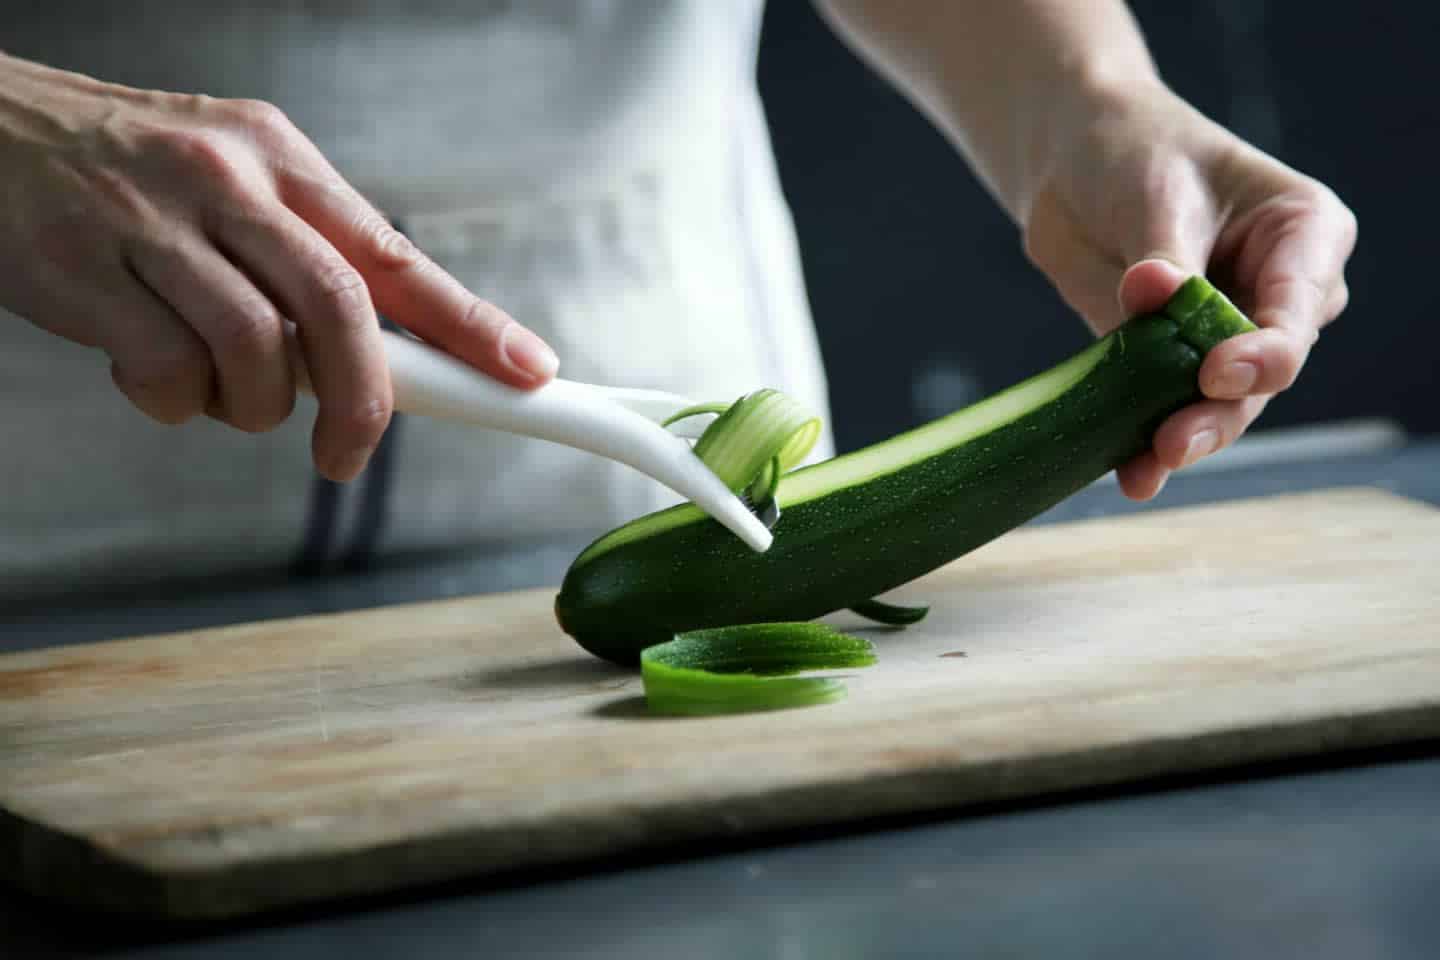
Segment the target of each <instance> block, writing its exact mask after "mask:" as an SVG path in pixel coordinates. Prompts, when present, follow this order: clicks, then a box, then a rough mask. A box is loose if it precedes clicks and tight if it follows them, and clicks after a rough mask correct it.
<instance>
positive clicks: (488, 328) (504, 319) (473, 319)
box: [461, 297, 514, 348]
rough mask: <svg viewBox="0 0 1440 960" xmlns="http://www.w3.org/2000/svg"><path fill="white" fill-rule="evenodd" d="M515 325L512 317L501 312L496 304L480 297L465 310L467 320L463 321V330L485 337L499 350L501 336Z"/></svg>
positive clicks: (472, 301)
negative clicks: (511, 325) (509, 327)
mask: <svg viewBox="0 0 1440 960" xmlns="http://www.w3.org/2000/svg"><path fill="white" fill-rule="evenodd" d="M512 323H514V321H513V320H511V319H510V315H509V314H507V313H506V312H505V311H504V310H501V309H500V308H499V307H497V306H496V305H495V304H493V303H491V302H490V301H488V300H484V299H482V298H480V297H475V298H474V299H472V300H471V301H470V304H469V306H467V307H466V308H465V318H464V320H462V321H461V325H462V328H463V329H464V330H465V331H467V332H468V333H469V334H471V335H472V336H478V337H483V338H484V339H486V340H487V341H489V342H490V343H491V344H492V345H493V346H496V347H497V348H498V346H499V343H500V335H501V334H502V333H503V332H504V331H505V328H506V327H508V326H509V325H510V324H512Z"/></svg>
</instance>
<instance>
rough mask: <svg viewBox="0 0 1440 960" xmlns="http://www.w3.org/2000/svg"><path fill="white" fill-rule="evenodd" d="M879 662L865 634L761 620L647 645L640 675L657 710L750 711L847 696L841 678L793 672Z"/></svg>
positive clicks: (690, 713)
mask: <svg viewBox="0 0 1440 960" xmlns="http://www.w3.org/2000/svg"><path fill="white" fill-rule="evenodd" d="M874 662H875V649H874V647H873V646H872V645H871V644H870V642H869V641H868V640H864V639H861V638H860V637H853V636H850V635H849V634H845V633H840V632H839V631H837V630H835V629H833V628H831V627H828V626H826V625H824V624H820V623H756V624H748V625H744V626H737V627H721V628H718V629H713V630H696V631H693V632H691V633H686V634H681V635H680V636H678V637H676V638H675V639H673V640H670V641H668V642H666V643H661V644H656V645H655V646H652V647H648V648H646V649H645V650H644V651H643V652H642V653H641V654H640V675H641V678H642V681H643V683H644V685H645V699H646V702H647V703H648V705H649V707H650V710H651V712H653V713H667V714H687V715H699V714H713V713H748V712H752V711H757V710H784V709H789V708H791V707H806V706H813V705H815V704H821V703H833V702H835V701H836V700H842V699H844V697H845V684H844V683H843V682H842V681H841V680H839V679H837V678H833V677H796V676H792V674H796V673H800V672H802V671H805V670H828V669H836V668H843V667H868V666H870V665H871V664H873V663H874Z"/></svg>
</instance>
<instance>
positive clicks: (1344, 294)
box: [1326, 280, 1350, 320]
mask: <svg viewBox="0 0 1440 960" xmlns="http://www.w3.org/2000/svg"><path fill="white" fill-rule="evenodd" d="M1348 306H1350V286H1349V284H1347V283H1345V282H1344V281H1343V280H1342V281H1341V282H1340V285H1339V286H1338V287H1336V288H1335V293H1334V294H1332V296H1331V300H1330V309H1328V310H1327V311H1326V313H1327V314H1328V316H1327V317H1326V320H1334V319H1335V318H1336V317H1338V316H1340V314H1342V313H1344V312H1345V308H1346V307H1348Z"/></svg>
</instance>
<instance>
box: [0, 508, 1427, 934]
mask: <svg viewBox="0 0 1440 960" xmlns="http://www.w3.org/2000/svg"><path fill="white" fill-rule="evenodd" d="M553 594H554V591H553V590H537V591H527V592H522V593H513V594H502V595H491V596H477V597H471V598H466V599H460V600H452V601H446V602H439V603H426V604H415V605H408V606H396V607H390V608H384V609H378V610H368V611H362V612H355V613H348V614H340V615H331V616H318V617H307V618H303V619H295V620H285V621H271V622H265V623H256V624H251V625H245V626H236V627H229V628H223V629H216V630H206V631H199V632H192V633H178V634H170V635H165V636H153V637H144V638H138V639H126V640H116V641H111V642H108V643H103V644H94V645H87V646H77V647H67V648H60V649H53V650H46V651H40V652H32V653H25V654H18V655H12V656H8V657H3V658H0V810H3V813H0V869H3V870H4V871H5V872H6V874H7V875H9V876H10V877H11V878H12V880H15V881H18V882H19V883H20V884H21V885H23V886H24V887H26V888H28V889H30V890H32V891H35V892H38V893H41V894H44V895H47V896H56V897H61V898H65V899H68V900H72V901H77V902H81V903H86V904H94V905H101V906H106V907H112V908H118V909H125V910H139V911H147V912H160V913H169V914H175V915H187V916H189V915H220V914H237V913H246V912H251V911H256V910H262V909H266V908H271V907H276V906H282V905H287V904H294V903H298V902H304V901H310V900H315V899H323V898H330V897H334V896H339V895H346V894H356V893H361V892H369V891H380V890H387V889H392V888H396V887H402V886H408V885H412V884H416V883H420V882H426V881H432V880H439V879H444V878H452V877H457V876H466V875H478V874H487V873H496V872H505V871H510V870H514V869H517V868H523V867H529V866H536V865H540V864H547V863H556V862H567V861H579V860H587V859H590V858H603V857H604V856H606V855H613V854H617V853H620V852H624V851H633V850H640V849H648V850H653V849H656V848H660V849H663V848H665V847H666V846H667V845H673V844H680V843H684V844H697V843H699V844H701V845H704V844H712V845H713V844H722V843H724V842H725V841H726V839H727V838H738V837H745V836H749V835H752V834H755V833H760V832H766V831H772V830H776V829H783V828H788V827H796V826H804V825H813V824H821V823H830V824H833V823H838V822H850V821H855V820H858V819H862V818H865V817H870V816H875V815H880V814H893V813H901V812H912V811H922V810H934V809H961V808H963V807H965V806H967V805H972V804H976V803H982V802H992V801H997V800H1004V799H1011V798H1019V797H1025V796H1031V795H1035V794H1042V793H1049V792H1052V791H1057V790H1065V789H1070V788H1077V787H1083V786H1090V785H1097V784H1105V783H1115V782H1123V781H1130V780H1134V779H1137V778H1143V777H1149V776H1153V775H1157V774H1164V773H1175V772H1183V771H1194V770H1204V769H1212V768H1219V767H1225V766H1229V765H1234V764H1240V763H1246V762H1251V761H1256V760H1262V759H1270V758H1278V757H1290V756H1298V755H1307V754H1317V753H1323V752H1326V751H1331V750H1338V749H1349V748H1356V747H1364V746H1369V745H1376V744H1383V743H1393V742H1399V741H1409V740H1416V739H1422V738H1430V737H1433V736H1435V735H1437V734H1440V511H1436V510H1434V509H1433V508H1431V507H1428V506H1425V505H1422V504H1418V503H1415V502H1412V501H1407V500H1403V499H1400V498H1397V497H1394V496H1391V495H1388V494H1384V493H1380V492H1377V491H1369V490H1334V491H1324V492H1320V493H1312V494H1304V495H1290V496H1282V497H1272V498H1264V499H1257V500H1248V501H1234V502H1229V503H1223V504H1217V505H1210V506H1205V507H1197V508H1189V509H1183V510H1154V511H1148V512H1145V513H1141V514H1137V515H1133V516H1129V517H1124V518H1118V519H1102V520H1094V521H1086V522H1081V523H1073V524H1065V525H1048V526H1032V527H1028V528H1025V529H1022V530H1019V531H1015V532H1013V533H1011V534H1009V535H1007V536H1005V537H1002V538H1001V539H999V540H997V541H995V542H994V543H991V544H990V545H988V546H986V547H984V548H982V549H981V550H979V551H976V552H975V553H973V554H971V555H970V556H968V557H965V558H962V559H961V560H960V561H957V562H956V563H954V564H951V565H950V566H948V567H946V568H944V569H942V570H940V571H937V572H936V573H934V574H932V575H931V576H929V577H926V578H924V579H922V580H920V581H917V582H916V583H914V584H912V585H910V586H909V587H907V588H905V589H904V590H902V591H898V592H897V594H896V595H897V596H904V597H910V598H917V599H919V598H923V599H925V600H927V601H929V602H931V603H932V605H933V610H932V613H931V615H930V617H929V619H927V620H926V621H925V622H923V623H921V624H919V625H918V626H915V627H910V628H907V629H905V630H885V629H875V628H862V629H866V630H869V632H870V635H872V636H873V637H874V639H875V640H876V642H877V644H878V647H879V655H880V663H879V665H878V666H875V667H873V668H870V669H867V670H861V671H856V672H855V673H854V674H853V675H852V676H851V679H850V681H849V684H850V698H849V699H848V700H847V701H846V702H843V703H840V704H836V705H831V706H824V707H817V708H809V709H802V710H792V711H785V712H782V713H770V714H754V715H748V716H731V717H719V718H699V719H695V718H687V719H662V718H652V717H649V716H647V715H646V714H645V712H644V708H643V701H641V700H640V693H641V688H640V682H639V678H638V676H636V675H635V674H633V673H632V672H630V671H627V670H624V669H621V668H617V667H613V666H611V665H608V664H606V663H603V662H600V661H598V660H595V659H593V658H592V657H590V656H589V655H587V654H586V653H584V652H583V651H582V650H580V649H579V648H578V647H577V646H575V645H574V644H573V643H572V642H571V641H570V640H569V639H568V638H567V637H565V636H564V635H563V634H562V633H561V632H560V631H559V630H558V628H557V627H556V625H555V621H554V617H553V614H552V610H551V604H552V602H553ZM834 619H835V621H836V622H837V623H841V624H844V625H846V626H850V627H862V624H861V622H860V621H858V620H854V619H851V618H849V617H848V616H842V617H836V618H834Z"/></svg>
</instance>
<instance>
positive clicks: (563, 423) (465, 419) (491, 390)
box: [288, 330, 773, 553]
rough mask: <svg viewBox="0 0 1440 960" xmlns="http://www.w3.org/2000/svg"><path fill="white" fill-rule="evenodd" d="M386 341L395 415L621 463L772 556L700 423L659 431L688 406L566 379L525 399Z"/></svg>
mask: <svg viewBox="0 0 1440 960" xmlns="http://www.w3.org/2000/svg"><path fill="white" fill-rule="evenodd" d="M380 336H381V338H382V340H383V342H384V345H385V356H386V359H387V360H388V362H389V365H390V383H391V388H392V390H393V392H394V398H395V409H396V410H399V411H401V412H403V413H409V414H415V415H419V416H425V417H435V418H437V419H442V420H453V421H457V422H462V423H471V424H475V425H476V426H481V427H489V428H491V429H495V430H503V431H506V432H507V433H515V434H521V435H523V436H528V437H536V438H539V439H541V440H549V441H552V442H554V443H560V444H564V445H565V446H569V447H574V448H576V449H579V450H585V451H588V452H590V453H594V454H598V455H599V456H602V457H606V458H607V459H610V460H615V461H618V462H620V463H623V464H626V465H627V466H630V467H633V468H634V469H636V470H638V471H640V472H641V473H643V474H645V475H646V476H648V477H650V478H652V479H654V480H657V481H659V482H660V483H662V484H664V485H665V486H666V487H669V488H670V489H671V490H673V491H675V492H676V493H678V494H679V495H680V496H682V497H685V498H686V499H688V500H690V501H692V502H693V503H694V504H695V505H696V506H698V507H699V508H700V509H701V510H703V511H704V512H705V513H707V514H709V515H710V516H711V517H714V518H715V519H716V520H717V521H719V522H720V523H721V524H723V525H724V526H725V527H726V528H727V529H729V530H730V531H731V532H732V533H734V534H735V535H736V536H737V537H739V538H740V539H741V540H743V541H744V542H745V544H746V545H747V546H749V547H750V548H751V549H752V550H754V551H756V552H757V553H763V552H765V551H766V550H768V549H769V548H770V543H771V540H772V537H771V534H770V530H769V527H768V526H767V524H766V523H765V522H764V521H763V520H762V519H761V518H760V517H757V516H756V515H755V514H754V513H752V512H751V510H750V509H749V507H748V506H747V505H746V503H745V502H744V501H743V500H742V499H741V498H740V497H739V496H737V495H736V494H735V493H734V492H732V491H731V490H730V488H728V487H727V486H725V484H724V483H723V482H722V481H721V480H720V478H719V477H717V476H715V474H714V473H712V472H711V471H710V468H709V467H707V466H705V464H704V463H702V462H701V461H700V459H699V458H698V457H696V456H695V454H694V453H693V452H692V451H691V450H690V446H689V444H687V443H686V442H685V439H683V438H685V437H691V438H693V437H695V436H698V435H699V434H700V432H702V431H703V426H704V424H703V422H702V423H698V424H697V423H696V421H695V420H694V419H690V420H682V421H679V422H677V423H675V424H674V425H673V426H672V427H671V428H666V427H662V426H660V423H661V421H663V420H664V419H665V418H666V417H669V416H670V415H671V414H673V413H675V412H677V411H679V410H681V409H683V408H685V407H688V406H691V404H692V401H690V400H689V399H687V398H685V397H682V396H679V395H678V394H673V393H666V392H663V391H658V390H640V389H632V388H625V387H603V386H596V385H593V384H587V383H580V382H578V381H574V380H564V379H560V378H556V379H554V380H552V381H550V383H548V384H546V385H545V386H543V387H540V388H538V389H535V390H519V389H516V388H514V387H511V386H508V385H506V384H503V383H500V382H499V381H497V380H493V379H491V378H490V377H487V376H485V375H484V374H482V373H480V372H479V371H478V370H475V369H473V368H471V367H470V366H468V365H466V364H465V363H462V362H461V361H460V360H458V359H456V358H454V357H452V356H450V355H449V354H447V353H444V352H443V351H440V350H437V349H436V348H434V347H431V346H429V345H428V344H425V343H423V342H422V341H420V340H417V339H415V338H414V337H411V336H408V335H405V334H402V333H395V332H392V331H389V330H383V331H381V334H380ZM288 339H289V340H290V360H291V366H292V367H293V368H294V371H295V379H296V383H297V385H298V386H299V387H300V388H301V389H302V390H306V391H307V392H313V391H311V388H310V379H309V375H308V373H307V371H306V370H305V365H304V361H303V359H302V358H301V355H300V351H299V349H298V344H297V343H296V341H295V340H294V338H293V337H291V338H288ZM772 523H773V521H772Z"/></svg>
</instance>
